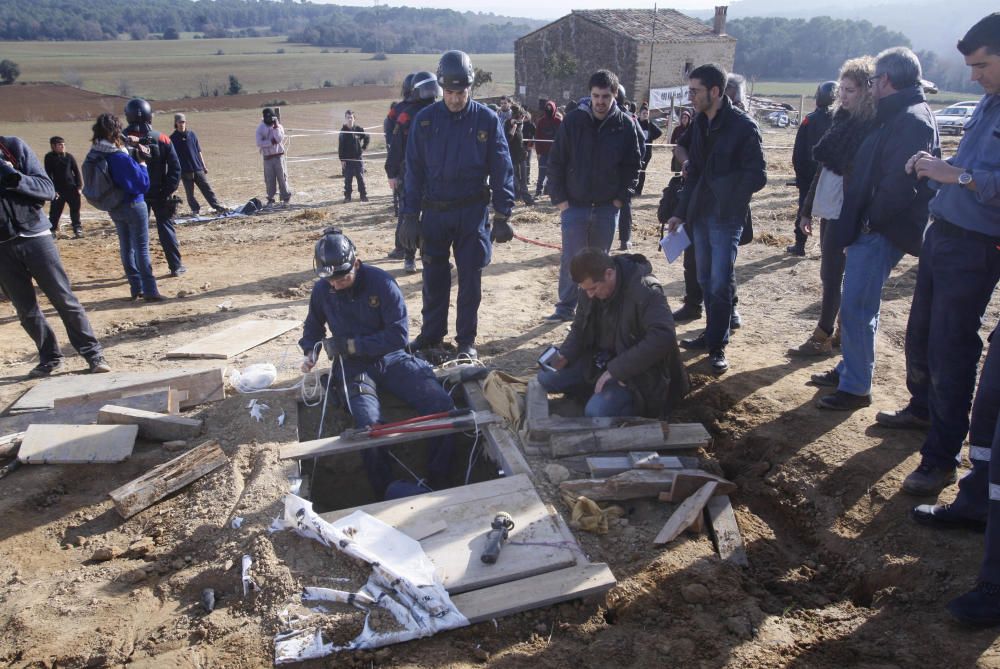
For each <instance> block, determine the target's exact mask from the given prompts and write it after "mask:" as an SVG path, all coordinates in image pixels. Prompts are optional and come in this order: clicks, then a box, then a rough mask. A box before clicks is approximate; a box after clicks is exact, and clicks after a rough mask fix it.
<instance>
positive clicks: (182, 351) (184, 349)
mask: <svg viewBox="0 0 1000 669" xmlns="http://www.w3.org/2000/svg"><path fill="white" fill-rule="evenodd" d="M301 325H302V322H301V321H293V320H276V319H274V320H272V319H262V320H251V321H244V322H242V323H237V324H236V325H232V326H230V327H228V328H226V329H225V330H222V331H220V332H216V333H215V334H212V335H209V336H207V337H202V338H201V339H198V340H196V341H193V342H191V343H189V344H185V345H184V346H181V347H180V348H175V349H174V350H172V351H168V352H167V357H168V358H221V359H222V360H226V359H228V358H231V357H233V356H234V355H238V354H240V353H242V352H243V351H246V350H249V349H251V348H253V347H254V346H260V345H261V344H263V343H264V342H266V341H270V340H271V339H274V338H275V337H278V336H280V335H283V334H285V333H286V332H288V331H289V330H291V329H293V328H296V327H300V326H301Z"/></svg>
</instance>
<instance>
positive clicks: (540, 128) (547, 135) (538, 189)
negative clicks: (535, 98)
mask: <svg viewBox="0 0 1000 669" xmlns="http://www.w3.org/2000/svg"><path fill="white" fill-rule="evenodd" d="M561 123H562V115H561V114H560V113H559V112H557V111H556V103H555V102H553V101H552V100H549V101H547V102H546V103H545V111H544V113H543V114H542V116H541V118H539V119H538V123H536V124H535V141H534V145H535V153H537V154H538V182H537V185H536V186H535V197H540V196H541V195H542V189H543V187H544V185H545V176H546V174H547V173H548V164H549V151H551V150H552V141H553V140H554V139H555V138H556V131H557V130H558V129H559V124H561Z"/></svg>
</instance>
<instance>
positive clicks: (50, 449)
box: [17, 424, 139, 465]
mask: <svg viewBox="0 0 1000 669" xmlns="http://www.w3.org/2000/svg"><path fill="white" fill-rule="evenodd" d="M138 432H139V428H138V427H136V426H135V425H41V424H38V425H31V426H29V427H28V429H27V430H25V432H24V439H22V441H21V448H20V450H19V451H18V453H17V459H18V460H20V461H21V462H23V463H25V464H32V465H38V464H90V463H107V462H121V461H122V460H124V459H126V458H128V456H130V455H131V454H132V448H133V447H134V446H135V438H136V436H137V434H138Z"/></svg>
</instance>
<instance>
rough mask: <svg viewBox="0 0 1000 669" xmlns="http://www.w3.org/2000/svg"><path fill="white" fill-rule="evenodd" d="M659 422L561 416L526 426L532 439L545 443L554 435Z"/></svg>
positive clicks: (625, 418)
mask: <svg viewBox="0 0 1000 669" xmlns="http://www.w3.org/2000/svg"><path fill="white" fill-rule="evenodd" d="M659 423H660V421H658V420H654V419H652V418H640V417H638V416H626V417H617V416H599V417H595V418H587V417H577V418H564V417H562V416H549V417H548V418H539V419H537V420H535V421H532V422H531V423H530V424H529V425H528V432H529V434H530V436H531V438H532V439H534V440H538V441H546V440H548V439H550V438H551V437H553V436H554V435H556V434H564V433H566V432H585V431H588V430H604V429H609V428H613V427H628V426H630V425H652V424H659Z"/></svg>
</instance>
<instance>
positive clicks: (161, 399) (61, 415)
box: [0, 388, 176, 435]
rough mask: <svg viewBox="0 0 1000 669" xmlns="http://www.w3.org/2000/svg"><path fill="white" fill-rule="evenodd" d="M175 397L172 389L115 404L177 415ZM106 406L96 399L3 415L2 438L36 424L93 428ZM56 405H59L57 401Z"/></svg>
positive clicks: (125, 398)
mask: <svg viewBox="0 0 1000 669" xmlns="http://www.w3.org/2000/svg"><path fill="white" fill-rule="evenodd" d="M174 396H175V393H173V392H172V391H171V390H170V389H169V388H165V389H162V390H156V391H153V392H150V393H143V394H139V395H132V396H129V397H122V398H121V399H116V400H115V401H114V402H115V404H117V405H119V406H125V407H132V408H134V409H145V410H146V411H158V412H162V413H176V411H173V412H172V411H170V406H171V402H173V401H174ZM107 403H108V402H107V401H106V400H94V401H90V402H83V403H76V404H73V403H67V404H64V405H62V406H56V407H55V408H54V409H50V410H48V411H31V412H28V413H22V414H17V415H16V416H4V417H3V418H0V435H10V434H13V433H18V432H24V431H25V430H27V429H28V426H29V425H34V424H36V423H46V424H60V425H90V424H92V423H95V422H97V412H98V411H100V409H101V407H102V406H104V405H105V404H107ZM57 404H59V403H58V402H57Z"/></svg>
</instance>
